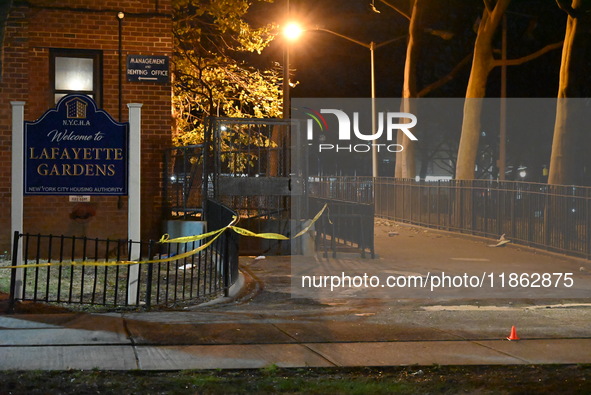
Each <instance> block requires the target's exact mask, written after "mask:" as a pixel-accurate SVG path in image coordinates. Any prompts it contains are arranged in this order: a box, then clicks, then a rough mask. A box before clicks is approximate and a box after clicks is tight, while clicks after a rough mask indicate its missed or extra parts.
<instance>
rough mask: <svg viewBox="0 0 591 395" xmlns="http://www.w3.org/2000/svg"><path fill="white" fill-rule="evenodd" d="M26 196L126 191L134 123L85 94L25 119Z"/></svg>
mask: <svg viewBox="0 0 591 395" xmlns="http://www.w3.org/2000/svg"><path fill="white" fill-rule="evenodd" d="M24 140H25V144H24V145H25V152H24V175H25V179H24V188H25V190H24V194H25V195H127V180H128V147H129V143H128V141H129V124H128V123H119V122H116V121H115V120H113V118H111V116H110V115H109V114H108V113H106V112H105V111H103V110H98V109H97V106H96V103H95V102H94V100H92V99H91V98H90V97H88V96H85V95H78V94H74V95H68V96H65V97H64V98H62V99H61V100H60V101H59V102H58V103H57V105H56V107H55V108H53V109H50V110H48V111H46V112H45V114H43V116H42V117H41V118H39V119H38V120H37V121H35V122H25V136H24Z"/></svg>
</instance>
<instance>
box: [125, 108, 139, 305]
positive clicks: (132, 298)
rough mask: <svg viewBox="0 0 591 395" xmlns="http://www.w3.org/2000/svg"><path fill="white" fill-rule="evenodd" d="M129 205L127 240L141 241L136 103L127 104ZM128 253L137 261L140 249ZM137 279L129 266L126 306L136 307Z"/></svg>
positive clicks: (137, 270) (134, 271) (136, 272)
mask: <svg viewBox="0 0 591 395" xmlns="http://www.w3.org/2000/svg"><path fill="white" fill-rule="evenodd" d="M127 107H128V108H129V174H128V177H129V198H128V200H129V203H128V208H127V210H128V214H127V233H128V238H129V239H131V240H135V241H140V240H141V227H140V225H141V220H140V219H141V215H142V213H141V189H140V186H141V185H140V179H141V175H140V173H141V141H140V139H141V134H142V130H141V124H142V105H141V104H138V103H129V104H128V105H127ZM131 246H132V245H131V244H130V251H129V259H130V260H132V261H133V260H139V258H140V248H138V250H137V252H136V251H131ZM138 279H139V266H138V265H131V266H130V267H129V278H128V287H127V304H129V305H136V304H137V302H138V300H137V291H138V285H139V284H138Z"/></svg>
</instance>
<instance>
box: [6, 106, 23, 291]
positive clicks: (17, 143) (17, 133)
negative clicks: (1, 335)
mask: <svg viewBox="0 0 591 395" xmlns="http://www.w3.org/2000/svg"><path fill="white" fill-rule="evenodd" d="M10 104H11V105H12V183H11V202H10V210H11V215H10V223H11V226H10V231H11V235H10V236H11V240H12V245H14V234H15V232H19V233H21V232H22V231H23V189H24V186H23V152H24V150H23V146H24V134H25V132H24V125H25V102H24V101H13V102H10ZM13 252H14V251H13ZM13 258H14V257H13ZM22 260H23V253H22V249H20V248H19V249H18V252H17V256H16V260H14V262H16V263H17V264H19V265H20V264H21V263H22ZM22 293H23V269H17V270H16V282H15V287H14V298H15V299H22V297H23V295H22Z"/></svg>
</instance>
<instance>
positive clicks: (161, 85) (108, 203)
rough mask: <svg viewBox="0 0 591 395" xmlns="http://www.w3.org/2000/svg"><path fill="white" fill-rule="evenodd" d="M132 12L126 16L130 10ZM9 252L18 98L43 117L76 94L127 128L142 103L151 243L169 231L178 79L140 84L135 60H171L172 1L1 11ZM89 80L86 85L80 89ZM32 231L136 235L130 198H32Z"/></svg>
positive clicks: (19, 3)
mask: <svg viewBox="0 0 591 395" xmlns="http://www.w3.org/2000/svg"><path fill="white" fill-rule="evenodd" d="M121 13H123V14H121ZM0 44H1V46H0V48H1V52H0V252H1V251H4V250H9V247H10V196H11V190H10V185H11V179H10V177H11V146H12V143H11V139H12V138H11V133H12V131H11V118H12V115H11V104H10V102H11V101H24V102H26V104H25V119H26V120H27V121H33V120H36V119H37V118H39V117H40V116H41V115H43V113H44V112H45V111H46V110H47V109H49V108H52V107H53V106H54V105H55V103H56V101H57V100H58V99H59V98H60V97H62V96H63V95H65V94H67V93H70V92H80V93H85V94H88V95H92V97H93V99H94V100H95V101H96V103H97V104H98V107H99V108H102V109H104V110H106V111H107V112H108V113H109V114H111V116H112V117H113V118H115V120H117V121H121V122H126V121H127V117H128V109H127V104H128V103H142V104H143V107H142V125H141V126H142V136H141V149H142V179H141V183H142V190H141V195H142V197H141V199H142V202H141V204H142V207H141V213H142V232H141V233H142V239H146V238H148V237H158V236H159V235H160V233H161V205H162V188H161V166H162V165H161V163H162V150H163V149H164V148H166V147H168V146H170V145H171V85H170V82H169V81H168V82H152V81H144V80H140V81H130V82H128V80H127V78H126V59H127V55H144V56H145V55H150V56H170V55H171V53H172V19H171V5H170V1H167V0H117V1H115V0H104V1H91V0H61V1H59V2H57V1H54V0H8V1H6V0H4V2H3V4H2V5H0ZM76 73H81V74H83V75H84V78H83V81H82V85H79V86H78V85H75V84H74V85H72V84H71V82H72V81H73V79H74V78H77V76H79V75H81V74H76ZM24 205H25V207H24V232H27V233H42V234H47V233H53V234H64V235H79V236H88V237H93V238H94V237H99V238H106V237H109V238H126V237H127V207H128V201H127V197H126V196H123V197H117V196H92V198H91V201H90V203H71V202H70V199H69V197H68V196H26V197H25V198H24Z"/></svg>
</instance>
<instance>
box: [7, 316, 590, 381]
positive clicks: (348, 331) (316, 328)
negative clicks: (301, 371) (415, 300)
mask: <svg viewBox="0 0 591 395" xmlns="http://www.w3.org/2000/svg"><path fill="white" fill-rule="evenodd" d="M171 314H175V313H144V314H141V317H136V318H131V317H125V316H121V315H119V316H116V315H98V314H97V315H95V314H57V315H26V316H21V315H17V316H2V317H0V327H2V328H3V329H0V354H1V355H2V358H0V369H2V370H5V369H26V370H27V369H43V370H65V369H85V370H86V369H94V368H98V369H109V370H128V369H147V370H151V369H153V370H171V369H172V370H176V369H244V368H262V367H265V366H269V365H271V364H275V365H277V366H282V367H329V366H390V365H412V364H419V365H431V364H440V365H475V364H476V365H496V364H547V363H561V364H576V363H590V362H591V353H590V352H589V350H591V338H588V337H570V338H568V337H564V336H565V335H566V336H568V335H569V332H572V328H571V329H568V328H566V329H565V330H564V331H563V333H557V334H556V335H555V336H556V337H553V338H551V337H546V338H529V339H524V340H519V341H508V340H504V339H502V338H499V339H495V338H492V337H490V336H487V335H485V334H482V335H481V336H478V333H472V336H471V338H465V337H463V336H462V332H463V331H460V332H458V333H457V334H454V333H450V332H448V331H445V330H440V329H437V328H433V327H431V328H429V327H424V326H421V325H415V326H414V327H412V326H410V325H403V324H402V323H399V324H398V325H382V324H371V323H365V322H363V321H362V320H354V322H347V321H328V320H309V319H308V320H305V319H298V318H297V317H295V318H291V319H289V318H283V319H279V318H273V319H269V318H259V319H256V318H254V317H242V318H243V319H239V317H225V318H224V317H220V316H217V317H216V315H217V314H216V313H190V315H189V314H187V313H177V314H181V315H184V317H183V318H184V319H183V321H178V322H172V323H171V322H167V317H168V316H169V315H171ZM138 315H140V314H138ZM484 316H487V314H485V315H483V317H482V318H484ZM410 318H412V314H411V315H408V314H407V316H406V319H410ZM424 318H425V317H422V318H421V317H417V322H418V321H420V320H421V319H424ZM434 318H436V320H437V318H439V319H441V317H434ZM588 318H589V314H588V313H586V317H585V321H586V322H587V323H588V322H589V320H588ZM146 319H148V320H149V321H145V320H146ZM202 320H206V321H208V322H207V323H203V322H201V321H202ZM459 325H461V324H459ZM565 326H567V327H568V324H567V323H565ZM508 334H509V333H507V334H506V335H508ZM573 334H574V335H576V332H574V333H573ZM519 335H520V336H522V337H523V334H522V333H520V334H519ZM327 338H331V340H330V341H327Z"/></svg>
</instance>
